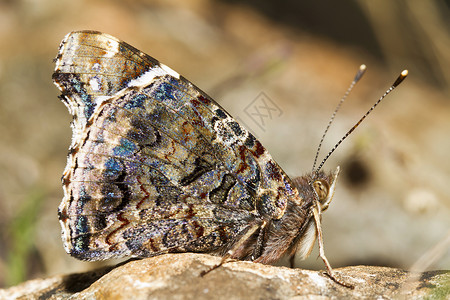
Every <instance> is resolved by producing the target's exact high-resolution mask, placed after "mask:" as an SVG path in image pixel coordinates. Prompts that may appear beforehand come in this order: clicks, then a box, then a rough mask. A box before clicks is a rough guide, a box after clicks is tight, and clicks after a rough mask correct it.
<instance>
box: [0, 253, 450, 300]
mask: <svg viewBox="0 0 450 300" xmlns="http://www.w3.org/2000/svg"><path fill="white" fill-rule="evenodd" d="M219 261H220V258H217V257H213V256H209V255H204V254H192V253H185V254H166V255H161V256H157V257H153V258H148V259H143V260H138V261H130V262H128V263H125V264H123V265H121V266H118V267H115V268H112V267H111V268H103V269H99V270H96V271H91V272H86V273H80V274H70V275H64V276H55V277H52V278H47V279H37V280H31V281H27V282H25V283H22V284H20V285H18V286H15V287H11V288H9V289H6V290H0V298H2V299H5V298H6V299H8V298H23V299H36V298H40V299H344V298H345V299H352V298H353V299H361V298H364V299H399V298H400V299H403V298H406V299H420V298H425V297H430V298H432V297H434V299H446V298H447V299H448V298H449V297H450V271H429V272H424V273H420V274H411V273H409V272H406V271H403V270H399V269H393V268H387V267H372V266H352V267H346V268H340V269H336V270H335V272H336V273H337V275H338V276H339V277H341V278H344V279H345V280H346V281H347V282H349V283H352V284H354V285H355V288H354V289H349V288H345V287H343V286H341V285H339V284H337V283H335V282H334V281H332V280H331V279H330V278H329V277H328V276H327V275H324V273H323V272H321V271H309V270H301V269H290V268H286V267H275V266H268V265H263V264H258V263H252V262H243V261H233V262H227V263H226V264H224V265H223V266H222V267H220V268H218V269H215V270H213V271H211V272H210V273H208V274H206V275H205V276H203V277H201V275H200V274H201V272H202V271H205V270H208V269H210V268H211V266H213V265H215V264H217V263H218V262H219ZM415 275H418V276H415Z"/></svg>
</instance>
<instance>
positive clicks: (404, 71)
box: [392, 70, 408, 87]
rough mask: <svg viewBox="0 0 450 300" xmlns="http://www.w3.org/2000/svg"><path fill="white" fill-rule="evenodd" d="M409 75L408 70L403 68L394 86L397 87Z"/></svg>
mask: <svg viewBox="0 0 450 300" xmlns="http://www.w3.org/2000/svg"><path fill="white" fill-rule="evenodd" d="M406 76H408V70H403V71H402V72H401V73H400V75H399V76H398V78H397V80H395V82H394V84H393V85H392V86H393V87H397V86H398V85H399V84H400V83H402V81H403V80H404V79H405V78H406Z"/></svg>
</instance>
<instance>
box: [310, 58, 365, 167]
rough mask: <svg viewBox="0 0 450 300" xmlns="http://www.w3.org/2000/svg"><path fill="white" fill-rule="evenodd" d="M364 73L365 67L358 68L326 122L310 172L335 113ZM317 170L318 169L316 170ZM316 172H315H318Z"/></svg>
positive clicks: (314, 165)
mask: <svg viewBox="0 0 450 300" xmlns="http://www.w3.org/2000/svg"><path fill="white" fill-rule="evenodd" d="M364 72H366V65H361V66H360V67H359V70H358V72H357V73H356V75H355V78H354V79H353V81H352V83H351V84H350V86H349V87H348V89H347V91H346V92H345V94H344V96H343V97H342V98H341V101H339V103H338V105H337V106H336V109H335V110H334V112H333V114H332V115H331V118H330V121H328V125H327V128H326V129H325V131H324V133H323V135H322V138H321V139H320V143H319V146H318V147H317V152H316V157H314V163H313V166H312V171H313V172H314V168H315V167H316V163H317V158H318V157H319V153H320V149H321V148H322V143H323V140H324V139H325V136H326V135H327V132H328V130H329V129H330V127H331V124H332V123H333V121H334V118H335V117H336V114H337V112H338V111H339V109H340V108H341V105H342V103H344V101H345V99H346V98H347V96H348V95H349V94H350V92H351V90H352V89H353V87H354V86H355V84H356V83H357V82H358V81H359V80H360V79H361V77H362V76H363V75H364ZM318 170H319V169H318ZM318 170H317V171H318Z"/></svg>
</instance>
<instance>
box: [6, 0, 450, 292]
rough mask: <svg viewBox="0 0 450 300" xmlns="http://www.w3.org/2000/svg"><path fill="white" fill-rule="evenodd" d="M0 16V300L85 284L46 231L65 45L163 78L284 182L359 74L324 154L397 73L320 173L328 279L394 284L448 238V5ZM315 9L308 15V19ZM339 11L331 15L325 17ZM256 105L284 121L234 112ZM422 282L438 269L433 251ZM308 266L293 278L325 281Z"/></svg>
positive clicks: (201, 0) (66, 9)
mask: <svg viewBox="0 0 450 300" xmlns="http://www.w3.org/2000/svg"><path fill="white" fill-rule="evenodd" d="M341 2H342V1H339V2H336V1H331V0H330V1H317V2H313V1H309V2H308V3H298V4H296V2H294V1H287V0H284V1H277V2H275V1H213V0H191V1H181V0H180V1H176V0H172V1H143V0H142V1H139V0H128V1H99V0H95V1H93V0H90V1H69V0H35V1H31V0H21V1H1V2H0V137H1V140H0V286H8V285H12V284H15V283H17V282H20V281H23V280H25V279H29V278H35V277H38V276H45V275H48V274H56V273H68V272H74V271H81V270H86V269H92V268H94V267H96V266H98V264H96V263H86V262H79V261H76V260H75V259H73V258H71V257H70V256H68V255H66V254H65V253H64V250H63V247H62V242H61V240H60V226H59V224H58V221H57V217H56V211H57V206H58V204H59V202H60V200H61V198H62V188H61V184H60V176H61V173H62V170H63V169H64V166H65V163H66V158H65V157H66V153H67V148H68V146H69V143H70V138H71V131H70V128H69V122H70V116H69V114H68V112H67V110H66V108H65V106H64V105H63V104H62V103H61V102H60V101H59V100H58V99H57V95H58V94H59V93H58V90H57V89H56V87H55V86H53V84H52V82H51V74H52V71H53V68H54V65H53V63H52V59H53V58H54V56H55V55H56V52H57V49H58V45H59V42H60V41H61V39H62V38H63V37H64V35H65V34H66V33H68V32H69V31H72V30H80V29H92V30H99V31H103V32H106V33H109V34H112V35H114V36H116V37H118V38H120V39H123V40H125V41H126V42H128V43H130V44H132V45H134V46H135V47H137V48H139V49H141V50H142V51H144V52H146V53H148V54H150V55H152V56H153V57H155V58H157V59H159V60H160V61H162V62H163V63H165V64H167V65H169V66H170V67H172V68H173V69H175V70H177V71H178V72H179V73H181V74H183V75H184V76H185V77H187V78H188V79H190V80H191V81H192V82H193V83H195V84H196V85H198V86H199V87H201V88H202V89H203V90H204V91H206V92H207V93H208V94H210V95H211V96H212V97H213V98H215V99H216V100H217V101H218V102H219V103H220V104H221V105H222V106H223V107H225V108H226V109H227V110H228V111H229V112H230V113H231V114H232V115H233V116H235V117H236V118H239V119H240V120H242V121H243V122H244V123H245V124H247V125H248V127H249V129H250V130H252V131H253V132H254V133H255V134H256V135H257V136H258V137H259V138H260V140H261V141H262V142H263V144H264V145H265V146H266V148H268V149H269V151H270V152H271V154H272V155H273V157H274V158H275V159H276V160H277V161H278V162H279V164H280V165H281V166H283V168H284V169H285V171H286V172H288V174H291V175H292V176H295V175H300V174H302V173H305V172H308V171H309V170H310V169H311V165H312V161H313V157H314V154H315V149H316V147H317V143H318V141H319V140H320V136H321V134H322V132H323V130H324V128H325V126H326V123H327V121H328V118H329V116H330V114H331V112H332V110H333V108H334V107H335V105H336V104H337V101H338V99H339V98H340V97H341V96H342V95H343V93H344V92H345V90H346V88H347V86H348V85H349V83H350V81H351V79H352V78H353V75H354V72H355V71H356V70H357V68H358V66H359V65H360V64H361V63H365V64H367V66H368V72H367V74H366V76H365V78H363V80H362V82H361V83H360V84H359V85H358V86H357V87H356V88H355V90H354V92H353V94H352V95H351V96H350V98H349V100H348V102H347V103H346V104H345V105H344V107H343V109H342V111H341V112H340V113H339V114H338V117H337V120H336V122H335V124H334V126H333V127H332V130H331V132H330V134H329V136H328V138H327V140H326V142H325V145H324V147H323V149H324V150H325V152H326V151H327V150H328V149H330V148H331V147H332V145H333V144H334V143H335V142H336V141H337V140H338V139H339V138H340V137H341V136H342V135H343V134H344V133H345V131H346V130H347V129H348V128H349V127H350V126H351V125H352V124H353V123H354V122H355V121H356V120H357V119H358V118H359V117H360V116H361V115H362V114H363V113H364V112H365V111H366V110H367V109H368V108H369V107H370V105H371V104H372V103H373V102H374V101H375V100H376V99H377V98H378V97H379V96H380V95H381V94H382V93H383V92H384V90H385V89H386V88H387V87H388V86H389V84H391V82H392V81H393V80H394V79H395V77H396V76H397V75H398V73H399V72H400V71H401V70H402V69H404V68H408V69H409V70H410V76H409V78H408V79H407V80H406V82H405V83H404V84H403V85H401V86H400V88H399V89H398V90H396V91H395V92H394V93H393V94H392V95H391V96H390V97H389V98H387V99H386V101H385V103H383V104H382V105H381V107H380V108H379V109H377V111H375V113H374V114H373V115H371V116H370V117H369V119H368V120H367V121H365V123H364V124H363V126H361V127H360V128H358V130H357V131H356V132H355V133H354V134H353V135H352V136H351V138H349V140H348V141H346V142H345V143H344V144H343V145H342V146H341V147H340V148H339V149H338V150H337V151H336V153H335V154H334V155H333V156H332V157H331V158H330V160H329V161H328V162H327V164H326V165H325V169H334V168H335V167H336V166H337V165H340V166H341V167H342V169H343V172H342V175H341V177H340V179H339V185H338V188H337V192H336V195H335V198H334V200H333V203H332V204H331V207H330V208H329V210H328V211H327V213H326V214H325V215H324V220H323V223H324V231H325V232H324V234H325V250H326V253H327V256H328V258H329V260H330V262H331V264H332V265H333V266H335V267H338V266H344V265H354V264H374V265H384V266H395V267H401V268H405V269H408V268H410V267H411V265H412V264H413V263H414V262H416V261H417V260H418V259H419V257H421V255H423V254H424V253H426V252H427V251H428V250H429V249H430V248H432V247H433V246H435V245H436V244H438V243H439V242H442V241H443V240H444V239H445V237H446V236H447V237H448V235H449V231H448V230H449V228H450V226H449V225H450V197H449V195H450V185H449V177H450V176H449V175H450V159H448V153H449V150H450V133H449V130H450V103H449V94H450V90H449V86H450V85H449V81H450V73H449V72H450V58H449V53H450V51H449V50H450V46H449V45H450V39H449V26H448V25H449V24H448V19H449V16H448V6H449V4H448V1H443V0H441V1H440V0H434V1H431V0H429V1H389V0H384V1H369V0H367V1H363V0H360V1H356V0H355V1H346V4H345V5H344V4H343V3H341ZM313 3H316V4H313ZM338 3H339V4H338ZM260 92H264V93H265V94H266V95H267V96H268V98H270V100H271V101H272V102H273V103H275V104H276V105H277V106H278V107H279V109H280V110H281V111H282V115H281V116H278V115H276V116H275V115H274V116H273V117H272V119H265V121H266V123H265V124H264V126H262V127H259V126H258V125H256V124H255V123H254V121H253V120H252V119H251V118H250V117H249V116H248V115H247V114H246V113H245V108H246V107H247V106H249V105H250V106H251V105H254V103H257V102H253V101H254V100H255V99H256V100H258V99H259V98H257V97H258V95H259V94H260ZM442 249H443V254H441V255H438V256H437V258H436V260H435V261H433V264H432V265H431V266H430V268H431V269H443V268H447V269H448V268H450V253H449V250H448V244H447V248H445V247H444V248H442ZM316 257H317V254H316V252H313V254H312V255H311V257H310V258H309V259H308V260H307V261H305V262H298V266H299V267H302V268H316V269H320V268H323V265H322V263H321V261H320V260H317V259H316Z"/></svg>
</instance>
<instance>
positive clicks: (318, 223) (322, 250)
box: [313, 207, 354, 289]
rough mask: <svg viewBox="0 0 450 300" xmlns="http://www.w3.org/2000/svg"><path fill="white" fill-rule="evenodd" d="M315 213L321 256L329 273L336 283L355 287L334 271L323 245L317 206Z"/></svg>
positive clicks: (351, 287) (314, 209)
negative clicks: (337, 275)
mask: <svg viewBox="0 0 450 300" xmlns="http://www.w3.org/2000/svg"><path fill="white" fill-rule="evenodd" d="M313 215H314V221H315V222H316V230H317V242H318V244H319V256H320V258H321V259H322V260H323V262H324V264H325V266H326V267H327V275H328V276H329V277H330V278H331V279H332V280H333V281H334V282H336V283H338V284H340V285H342V286H344V287H347V288H350V289H353V288H354V286H353V285H351V284H348V283H346V282H343V281H342V280H340V279H338V278H337V277H336V276H335V275H334V272H333V268H332V267H331V265H330V263H329V262H328V259H327V257H326V256H325V250H324V247H323V235H322V227H321V223H320V215H319V211H318V209H317V207H314V208H313Z"/></svg>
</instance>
